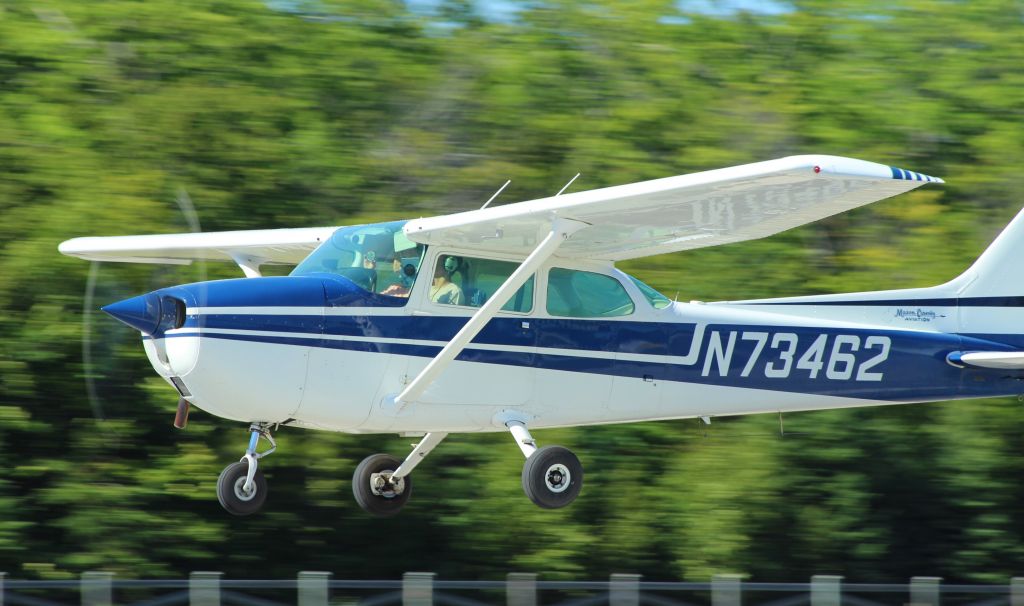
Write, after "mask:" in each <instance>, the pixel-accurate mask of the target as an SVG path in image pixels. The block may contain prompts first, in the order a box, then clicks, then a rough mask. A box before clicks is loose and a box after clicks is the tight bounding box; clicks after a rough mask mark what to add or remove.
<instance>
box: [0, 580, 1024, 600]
mask: <svg viewBox="0 0 1024 606" xmlns="http://www.w3.org/2000/svg"><path fill="white" fill-rule="evenodd" d="M0 580H2V577H0ZM0 606H4V605H3V603H2V602H0ZM1010 606H1024V577H1013V578H1012V579H1010Z"/></svg>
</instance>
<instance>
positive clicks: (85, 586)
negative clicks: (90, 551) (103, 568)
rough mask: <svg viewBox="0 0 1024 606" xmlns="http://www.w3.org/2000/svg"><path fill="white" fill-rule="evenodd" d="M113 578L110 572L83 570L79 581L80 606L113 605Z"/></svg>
mask: <svg viewBox="0 0 1024 606" xmlns="http://www.w3.org/2000/svg"><path fill="white" fill-rule="evenodd" d="M113 580H114V575H113V573H110V572H95V571H90V572H83V573H82V577H81V580H80V581H79V587H80V591H81V595H82V606H113V604H114V595H113V587H112V581H113Z"/></svg>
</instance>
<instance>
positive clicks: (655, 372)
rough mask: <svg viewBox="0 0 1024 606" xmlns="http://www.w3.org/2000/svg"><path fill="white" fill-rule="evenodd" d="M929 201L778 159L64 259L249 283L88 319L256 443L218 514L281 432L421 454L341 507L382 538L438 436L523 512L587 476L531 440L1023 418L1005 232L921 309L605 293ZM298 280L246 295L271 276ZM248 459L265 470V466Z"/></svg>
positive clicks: (629, 290)
mask: <svg viewBox="0 0 1024 606" xmlns="http://www.w3.org/2000/svg"><path fill="white" fill-rule="evenodd" d="M928 183H942V180H941V179H937V178H935V177H930V176H927V175H923V174H920V173H915V172H910V171H907V170H903V169H900V168H895V167H889V166H884V165H881V164H875V163H870V162H864V161H860V160H854V159H850V158H841V157H835V156H794V157H788V158H782V159H778V160H771V161H768V162H760V163H756V164H748V165H743V166H737V167H732V168H725V169H721V170H713V171H708V172H701V173H696V174H691V175H684V176H678V177H670V178H666V179H658V180H654V181H646V182H642V183H634V184H630V185H622V186H617V187H609V188H605V189H598V190H593V191H585V192H579V193H571V194H566V195H560V196H554V197H549V198H543V199H538V200H532V201H528V202H520V203H515V204H508V205H504V206H497V207H486V205H485V208H482V209H480V210H474V211H470V212H463V213H457V214H452V215H446V216H439V217H431V218H425V219H415V220H411V221H396V222H393V223H379V224H374V225H357V226H351V227H324V228H303V229H278V230H258V231H237V232H222V233H190V234H173V235H147V236H123V237H102V238H76V239H73V240H69V241H67V242H64V243H63V244H61V245H60V251H61V252H62V253H64V254H66V255H72V256H76V257H80V258H83V259H90V260H98V261H128V262H153V263H189V262H191V261H193V260H214V259H221V260H231V261H234V262H235V263H236V264H237V265H238V266H239V267H240V268H241V270H242V271H243V272H244V273H245V275H246V276H247V277H246V278H240V279H233V280H220V281H209V282H200V283H195V284H185V285H181V286H171V287H168V288H162V289H159V290H156V291H153V292H151V293H148V294H144V295H141V296H138V297H134V298H131V299H126V300H124V301H120V302H116V303H113V304H111V305H108V306H106V307H104V308H103V309H104V311H106V312H107V313H109V314H110V315H112V316H114V317H115V318H117V319H119V320H120V321H122V322H124V323H125V324H127V325H129V326H131V327H133V328H135V329H137V330H139V331H140V332H141V333H142V338H143V345H144V347H145V350H146V354H147V355H148V357H149V360H150V362H151V363H152V364H153V368H154V369H156V371H157V373H159V374H160V376H162V377H163V378H164V379H166V380H167V382H168V383H169V384H170V385H172V386H173V387H174V389H175V390H176V391H177V393H178V395H179V396H180V399H179V414H178V418H177V419H176V423H175V424H176V425H178V426H184V424H185V421H186V418H187V413H188V407H189V405H190V404H191V405H195V406H198V407H199V408H201V409H203V410H205V411H207V412H209V413H211V414H214V415H218V416H221V417H224V418H227V419H231V420H235V421H241V422H245V423H249V424H250V431H251V439H250V441H249V446H248V449H247V451H246V453H245V456H244V457H243V458H242V460H241V461H240V462H238V463H234V464H232V465H229V466H228V467H227V468H226V469H225V470H224V472H223V473H222V474H221V476H220V479H219V481H218V491H217V492H218V497H219V499H220V502H221V504H222V505H223V506H224V508H225V509H227V510H228V511H229V512H231V513H232V514H236V515H246V514H250V513H253V512H255V511H257V510H258V509H259V508H260V507H261V506H262V505H263V503H264V501H265V499H266V495H267V483H266V480H265V478H264V476H263V474H262V471H261V470H260V469H259V468H258V461H259V460H260V459H261V458H262V457H264V456H265V455H267V454H269V453H270V452H271V451H273V450H274V449H275V448H276V443H275V442H274V439H273V437H272V435H271V430H272V429H276V428H277V427H278V426H279V425H284V426H296V427H305V428H310V429H321V430H327V431H342V432H351V433H398V434H400V435H404V436H418V437H420V436H421V437H422V439H421V440H420V441H419V443H418V444H417V445H415V446H414V448H413V450H412V452H411V453H410V454H409V455H408V456H407V457H405V458H404V459H401V458H395V457H392V456H389V455H386V454H375V455H372V456H370V457H367V458H366V459H365V460H364V461H363V462H362V463H361V464H360V465H359V466H358V467H357V468H356V470H355V473H354V476H353V480H352V488H353V492H354V494H355V498H356V501H357V502H358V503H359V505H360V506H362V507H363V508H364V509H365V510H366V511H368V512H370V513H371V514H375V515H379V516H386V515H393V514H396V513H397V512H398V511H399V510H400V509H401V508H402V506H403V505H404V504H405V503H406V502H407V501H408V499H409V496H410V494H411V491H412V479H411V476H410V474H411V472H412V471H413V469H414V468H415V467H416V466H417V465H418V464H419V463H420V462H421V461H422V460H423V458H424V457H425V456H426V455H427V454H428V453H430V451H431V450H432V449H433V448H434V447H435V446H437V445H438V444H439V443H440V442H441V441H442V440H443V439H444V438H445V437H446V436H447V435H448V434H450V433H458V432H488V431H489V432H495V431H508V432H510V434H511V435H512V436H513V438H514V439H515V442H516V444H517V445H518V447H519V448H520V449H521V450H522V452H523V454H524V455H525V457H526V463H525V465H524V467H523V473H522V482H523V488H524V490H525V492H526V494H527V496H528V497H529V498H530V499H531V500H532V501H533V502H534V503H536V504H537V505H539V506H541V507H545V508H557V507H563V506H565V505H568V504H569V503H571V502H572V501H573V500H574V499H575V498H576V496H577V495H578V494H579V492H580V489H581V487H582V484H583V468H582V466H581V465H580V462H579V460H578V459H577V457H576V456H575V455H574V454H573V453H572V452H571V451H570V450H568V449H566V448H563V447H561V446H551V445H549V446H544V447H540V448H538V446H537V444H536V442H535V440H534V439H533V437H532V436H531V434H530V430H532V429H540V428H549V427H568V426H579V425H595V424H605V423H628V422H635V421H646V420H652V419H682V418H696V417H699V418H703V419H704V420H705V421H706V422H710V418H711V417H714V416H722V415H741V414H753V413H767V412H771V413H779V414H781V413H784V412H788V411H803V410H820V409H831V408H843V407H852V406H875V405H881V404H897V403H908V402H927V401H938V400H952V399H957V398H977V397H989V396H1005V395H1018V394H1021V393H1024V383H1022V379H1024V334H1022V332H1021V329H1020V327H1021V325H1022V321H1024V263H1022V260H1024V213H1021V214H1020V215H1018V216H1017V218H1016V219H1014V220H1013V222H1012V223H1010V225H1009V226H1008V227H1007V228H1006V229H1005V230H1004V231H1003V233H1002V234H1001V235H1000V236H999V237H998V238H997V239H996V240H995V242H993V243H992V245H991V246H990V247H989V248H988V249H987V250H986V251H985V252H984V254H982V255H981V257H980V258H979V259H978V260H977V261H976V262H975V263H974V265H972V266H971V267H970V268H969V269H968V270H967V271H966V272H964V273H963V274H962V275H960V276H959V277H956V278H954V279H953V280H951V281H949V282H947V283H945V284H942V285H940V286H935V287H931V288H914V289H906V290H888V291H879V292H863V293H852V294H840V295H835V294H833V295H823V296H803V297H791V298H782V299H761V300H750V301H734V302H719V303H702V302H697V301H692V302H689V303H679V302H675V301H672V300H670V299H669V298H667V297H665V296H663V295H662V294H660V293H658V292H657V291H655V290H654V289H653V288H651V287H649V286H647V285H645V284H644V283H642V282H641V281H640V280H637V279H636V278H634V277H632V276H629V275H627V274H625V273H623V272H621V271H619V270H618V269H616V268H615V262H616V261H619V260H623V259H632V258H637V257H643V256H647V255H655V254H662V253H670V252H677V251H684V250H691V249H695V248H701V247H706V246H717V245H721V244H728V243H732V242H740V241H743V240H750V239H755V238H764V237H767V236H770V235H772V234H776V233H778V232H781V231H783V230H787V229H790V228H792V227H796V226H798V225H803V224H806V223H809V222H812V221H817V220H819V219H822V218H824V217H828V216H830V215H834V214H836V213H840V212H843V211H846V210H849V209H852V208H856V207H859V206H862V205H864V204H868V203H870V202H874V201H877V200H882V199H885V198H888V197H890V196H894V195H896V194H899V193H902V192H906V191H909V190H911V189H914V188H916V187H919V186H922V185H925V184H928ZM272 263H278V264H297V265H296V267H295V269H294V270H293V271H292V272H291V274H290V275H289V276H284V277H260V267H261V265H264V264H272ZM261 440H266V442H267V443H268V446H269V449H267V450H262V451H261V450H260V441H261Z"/></svg>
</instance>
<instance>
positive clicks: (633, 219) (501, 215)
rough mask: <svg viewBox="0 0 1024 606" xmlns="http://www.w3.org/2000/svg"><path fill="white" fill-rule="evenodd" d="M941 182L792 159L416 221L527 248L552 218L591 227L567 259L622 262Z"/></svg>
mask: <svg viewBox="0 0 1024 606" xmlns="http://www.w3.org/2000/svg"><path fill="white" fill-rule="evenodd" d="M926 183H942V180H941V179H937V178H935V177H930V176H927V175H923V174H920V173H914V172H910V171H905V170H902V169H899V168H895V167H890V166H885V165H882V164H875V163H872V162H864V161H861V160H854V159H851V158H841V157H838V156H791V157H788V158H782V159H779V160H770V161H767V162H759V163H756V164H747V165H743V166H736V167H732V168H725V169H719V170H713V171H707V172H702V173H695V174H691V175H682V176H678V177H669V178H666V179H657V180H654V181H645V182H641V183H633V184H630V185H621V186H616V187H609V188H604V189H597V190H592V191H585V192H579V193H573V194H567V195H563V196H556V197H550V198H543V199H539V200H532V201H529V202H520V203H516V204H509V205H506V206H498V207H492V208H486V209H482V210H476V211H470V212H465V213H459V214H454V215H447V216H442V217H433V218H427V219H418V220H415V221H410V222H409V223H408V224H407V225H406V227H405V231H406V235H407V236H408V237H409V238H410V239H412V240H413V241H416V242H421V243H424V244H435V245H436V244H443V245H447V246H454V247H461V248H471V249H475V250H480V251H491V252H500V253H510V254H526V253H529V251H530V250H532V249H533V247H535V246H536V245H537V242H539V241H540V239H541V238H542V237H543V236H544V235H545V234H546V232H547V230H548V228H549V226H550V224H551V220H552V217H553V216H559V217H563V218H567V219H573V220H576V221H581V222H584V223H587V224H588V227H587V228H585V229H583V230H580V231H579V232H577V233H576V234H575V235H574V236H573V237H572V238H571V239H570V240H569V241H567V242H566V243H565V244H564V245H563V246H562V247H561V248H560V249H559V252H558V255H559V256H562V257H580V258H590V259H603V260H609V261H618V260H623V259H631V258H636V257H644V256H649V255H656V254H663V253H670V252H677V251H682V250H688V249H694V248H703V247H707V246H718V245H721V244H729V243H732V242H740V241H743V240H752V239H756V238H764V237H767V236H770V235H773V234H776V233H779V232H781V231H785V230H787V229H791V228H793V227H797V226H799V225H803V224H806V223H811V222H814V221H817V220H819V219H823V218H825V217H828V216H831V215H834V214H837V213H841V212H844V211H847V210H850V209H853V208H857V207H859V206H863V205H865V204H869V203H871V202H875V201H877V200H883V199H885V198H889V197H891V196H895V195H897V194H900V193H903V192H906V191H909V190H911V189H914V188H916V187H919V186H921V185H924V184H926Z"/></svg>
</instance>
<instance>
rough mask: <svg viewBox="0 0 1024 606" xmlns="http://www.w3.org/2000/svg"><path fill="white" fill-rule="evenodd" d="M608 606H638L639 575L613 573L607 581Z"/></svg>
mask: <svg viewBox="0 0 1024 606" xmlns="http://www.w3.org/2000/svg"><path fill="white" fill-rule="evenodd" d="M608 604H609V606H640V575H638V574H613V575H612V577H611V580H610V581H609V582H608Z"/></svg>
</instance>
